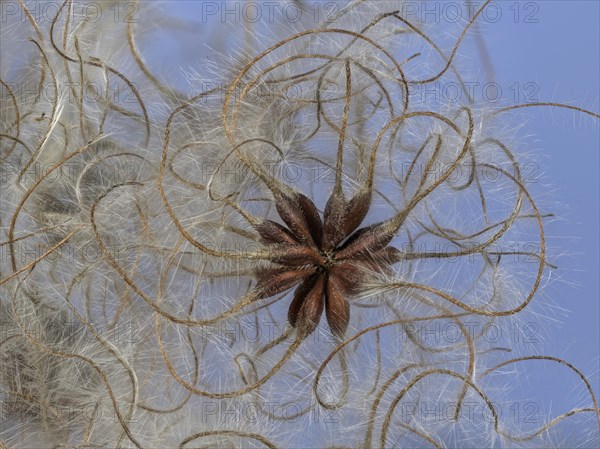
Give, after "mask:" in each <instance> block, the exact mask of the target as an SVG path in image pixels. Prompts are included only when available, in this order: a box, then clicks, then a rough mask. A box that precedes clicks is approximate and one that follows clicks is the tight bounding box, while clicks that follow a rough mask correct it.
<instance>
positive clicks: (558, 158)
mask: <svg viewBox="0 0 600 449" xmlns="http://www.w3.org/2000/svg"><path fill="white" fill-rule="evenodd" d="M533 3H534V2H520V7H521V8H522V9H521V11H522V12H527V13H532V12H533V11H534V10H535V11H537V12H535V15H534V16H533V17H532V18H534V19H537V23H527V22H526V21H525V20H524V15H523V14H522V15H521V17H520V19H521V20H519V21H515V20H514V16H513V17H511V18H509V19H505V18H503V20H501V21H499V22H498V23H496V24H490V23H484V24H483V26H482V27H481V31H482V34H483V36H484V39H485V42H486V44H487V46H488V49H489V52H490V54H491V59H492V62H493V65H494V68H495V76H496V81H497V82H498V83H500V85H501V86H505V85H507V86H508V85H511V84H512V83H514V82H518V83H519V84H520V85H523V86H524V83H527V82H534V83H535V85H536V86H537V93H538V96H539V100H540V101H552V102H560V103H567V104H570V105H576V106H580V107H583V108H586V109H589V110H592V111H595V112H597V111H598V109H599V104H598V103H599V100H598V99H599V98H600V95H599V86H600V75H599V69H600V59H599V58H600V48H599V45H600V3H599V2H597V1H566V0H564V1H563V0H561V1H544V2H535V5H536V6H535V8H533V7H531V6H528V4H533ZM500 4H501V5H502V6H503V7H504V9H508V7H510V6H514V2H500ZM506 12H507V13H511V14H512V13H513V11H512V10H511V11H506ZM507 15H510V14H507ZM510 94H511V95H512V92H510ZM509 100H511V101H512V99H510V98H509ZM522 115H523V116H526V117H527V119H528V122H527V125H526V129H527V134H532V135H533V137H532V138H530V139H529V141H530V142H531V149H532V150H533V151H534V152H535V153H536V154H539V155H540V157H539V162H540V172H541V174H542V175H543V177H542V179H541V182H540V183H538V185H537V186H534V192H536V193H537V194H538V195H540V197H541V198H543V199H545V200H547V203H546V204H545V205H546V206H548V205H552V204H553V203H554V207H552V209H553V210H552V212H554V213H556V214H557V219H556V221H554V222H552V223H550V224H548V225H547V226H546V232H547V234H548V237H549V248H550V250H551V251H555V254H564V256H563V257H561V258H559V259H554V260H556V261H557V263H558V265H559V269H558V270H557V271H556V272H555V276H554V282H553V283H552V284H551V285H550V286H549V288H548V289H547V296H548V297H549V298H548V299H549V300H550V301H551V302H552V303H554V304H556V305H557V306H559V307H562V308H564V309H565V311H564V312H560V311H557V312H556V317H557V318H558V319H560V321H561V322H560V323H550V322H549V321H548V330H549V332H547V333H544V340H543V341H542V346H541V347H540V348H535V349H536V350H539V351H540V352H541V353H546V354H548V355H553V356H557V357H562V358H564V359H566V360H567V361H569V362H571V363H573V364H574V365H575V366H577V367H579V368H580V369H581V370H582V371H583V372H584V373H585V374H586V375H590V376H592V381H593V385H594V389H595V391H596V393H597V392H598V390H599V388H598V387H599V383H598V361H599V356H600V331H599V327H600V326H599V322H600V308H599V303H600V300H599V298H600V291H599V281H598V277H599V272H600V261H599V254H600V247H599V234H600V227H599V223H600V217H599V178H600V175H599V167H600V163H599V160H600V159H599V154H600V127H599V126H598V125H599V124H598V121H597V120H596V119H593V118H591V117H587V116H585V115H583V114H580V113H575V112H571V111H567V110H559V109H553V108H529V109H525V110H523V114H522ZM546 211H547V212H549V210H548V208H546ZM550 255H551V256H552V252H551V253H550ZM537 300H546V298H537ZM546 368H552V371H551V372H552V373H553V375H552V376H548V375H547V373H548V372H547V371H545V369H546ZM528 371H529V373H530V377H531V379H532V380H535V381H532V382H528V383H527V388H528V389H529V390H528V392H529V393H531V392H534V393H536V394H537V395H540V396H539V397H540V398H543V397H544V396H546V397H548V398H549V397H552V398H553V399H552V405H553V406H552V409H553V410H559V409H561V408H562V407H561V406H563V405H566V404H567V403H568V404H572V402H571V401H572V399H573V395H574V391H577V392H578V393H577V394H579V397H581V398H585V394H583V393H581V389H580V388H577V389H576V390H572V389H567V388H564V387H562V388H561V386H560V385H559V384H560V382H561V381H564V382H567V384H568V385H573V382H574V381H575V382H576V379H575V376H574V375H571V374H568V373H566V369H562V370H561V369H560V368H558V367H556V366H554V367H551V366H549V365H545V364H544V363H542V362H534V363H531V364H530V365H529V366H528ZM561 371H562V372H563V373H564V375H563V374H561ZM555 374H556V376H557V377H555ZM569 379H570V383H569ZM557 393H558V394H557ZM562 402H564V403H565V404H562ZM544 403H547V401H544ZM570 431H572V432H573V434H571V433H570ZM564 432H565V434H564V435H565V438H567V439H568V438H570V435H574V434H576V433H577V421H571V422H569V423H568V424H567V425H566V426H565V430H564ZM596 438H597V437H596ZM597 441H598V440H597V439H596V442H597Z"/></svg>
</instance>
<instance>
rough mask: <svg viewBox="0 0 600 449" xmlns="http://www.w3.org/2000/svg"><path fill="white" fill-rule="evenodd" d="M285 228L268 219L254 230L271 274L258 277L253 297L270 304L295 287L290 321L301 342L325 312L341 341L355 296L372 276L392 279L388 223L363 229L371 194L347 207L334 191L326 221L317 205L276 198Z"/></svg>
mask: <svg viewBox="0 0 600 449" xmlns="http://www.w3.org/2000/svg"><path fill="white" fill-rule="evenodd" d="M274 196H275V205H276V208H277V212H278V214H279V217H280V218H281V220H282V221H283V223H284V224H285V226H284V225H282V224H279V223H277V222H275V221H272V220H268V219H265V220H263V221H262V222H261V223H260V224H258V225H257V226H255V228H256V230H257V231H258V233H259V234H260V236H261V239H262V241H263V243H264V244H266V245H268V246H269V248H270V249H272V250H273V251H272V254H273V256H272V257H271V259H270V262H271V264H270V265H269V267H268V268H260V269H258V270H257V271H256V277H257V280H258V282H257V284H256V286H255V292H256V294H257V296H258V298H259V299H261V298H268V297H271V296H274V295H277V294H279V293H282V292H285V291H287V290H289V289H291V288H293V287H297V288H296V290H295V292H294V297H293V299H292V302H291V304H290V308H289V312H288V320H289V322H290V324H291V325H292V326H293V327H295V328H296V329H297V330H298V332H299V334H300V335H301V336H307V335H309V334H310V333H312V332H313V331H314V330H315V329H316V327H317V326H318V324H319V321H320V319H321V315H322V313H323V309H325V314H326V316H327V322H328V324H329V327H330V329H331V331H332V333H333V334H334V335H336V336H337V337H339V338H342V337H343V336H344V334H345V332H346V329H347V328H348V322H349V320H350V305H349V303H348V298H350V297H352V296H355V295H356V294H357V293H358V292H359V291H360V290H361V286H362V285H363V283H364V281H365V279H366V277H367V276H368V274H369V273H388V272H389V271H390V268H391V265H392V264H393V263H394V262H395V261H396V260H397V256H398V253H399V251H398V250H397V249H396V248H394V247H392V246H388V244H389V243H390V241H391V240H392V239H393V237H394V235H395V232H394V230H393V229H390V226H389V225H388V223H386V222H383V223H378V224H375V225H371V226H367V227H362V228H360V229H358V230H357V228H358V227H359V226H360V224H361V223H362V222H363V220H364V218H365V216H366V215H367V212H368V210H369V207H370V203H371V199H370V198H371V195H370V192H369V191H368V190H366V189H365V190H363V191H360V192H359V193H357V194H356V195H355V196H354V197H353V198H352V199H351V200H349V201H346V200H345V198H344V194H343V193H342V192H341V191H340V190H339V189H334V191H333V193H332V194H331V196H330V197H329V200H328V201H327V203H326V206H325V210H324V213H323V219H321V217H320V216H319V212H318V210H317V208H316V206H315V204H314V203H313V202H312V201H311V200H310V199H309V198H308V197H307V196H305V195H303V194H301V193H299V192H292V193H283V192H275V193H274Z"/></svg>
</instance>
